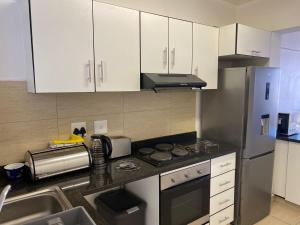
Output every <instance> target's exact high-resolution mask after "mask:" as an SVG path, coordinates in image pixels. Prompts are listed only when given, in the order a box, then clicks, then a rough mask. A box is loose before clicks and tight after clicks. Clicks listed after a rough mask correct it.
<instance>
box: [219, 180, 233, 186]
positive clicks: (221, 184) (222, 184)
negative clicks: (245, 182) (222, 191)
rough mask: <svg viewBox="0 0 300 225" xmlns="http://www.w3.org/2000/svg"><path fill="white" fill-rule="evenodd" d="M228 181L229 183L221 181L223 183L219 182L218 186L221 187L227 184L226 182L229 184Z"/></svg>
mask: <svg viewBox="0 0 300 225" xmlns="http://www.w3.org/2000/svg"><path fill="white" fill-rule="evenodd" d="M230 183H231V182H230V181H225V182H223V183H220V184H219V186H220V187H223V186H225V185H227V184H230Z"/></svg>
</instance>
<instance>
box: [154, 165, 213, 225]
mask: <svg viewBox="0 0 300 225" xmlns="http://www.w3.org/2000/svg"><path fill="white" fill-rule="evenodd" d="M160 190H161V193H160V225H182V224H188V225H189V224H205V223H207V222H208V221H209V202H210V161H209V160H208V161H205V162H201V163H197V164H194V165H190V166H187V167H184V168H180V169H177V170H173V171H170V172H166V173H163V174H161V175H160Z"/></svg>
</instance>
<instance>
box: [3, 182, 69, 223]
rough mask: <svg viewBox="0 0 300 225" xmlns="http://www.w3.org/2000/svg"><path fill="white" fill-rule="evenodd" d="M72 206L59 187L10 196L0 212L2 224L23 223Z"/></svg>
mask: <svg viewBox="0 0 300 225" xmlns="http://www.w3.org/2000/svg"><path fill="white" fill-rule="evenodd" d="M70 208H72V205H71V204H70V202H69V201H68V200H67V198H66V197H65V195H64V194H63V192H62V191H61V190H60V189H59V188H58V187H51V188H48V189H43V190H41V191H36V192H32V193H29V194H25V195H19V196H16V197H13V198H9V199H7V200H6V201H5V203H4V206H3V209H2V211H1V213H0V225H21V224H24V223H27V222H30V221H32V220H34V219H38V218H42V217H45V216H49V215H52V214H55V213H58V212H62V211H65V210H67V209H70Z"/></svg>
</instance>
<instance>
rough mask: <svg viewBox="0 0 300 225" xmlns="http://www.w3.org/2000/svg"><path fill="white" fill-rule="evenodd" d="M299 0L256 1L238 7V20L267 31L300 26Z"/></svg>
mask: <svg viewBox="0 0 300 225" xmlns="http://www.w3.org/2000/svg"><path fill="white" fill-rule="evenodd" d="M299 12H300V1H299V0H255V1H252V2H249V3H247V4H244V5H241V6H239V7H237V12H236V15H237V20H238V21H239V22H240V23H244V24H246V25H250V26H256V27H259V28H263V29H266V30H270V31H274V30H282V29H287V28H291V27H297V26H300V17H299Z"/></svg>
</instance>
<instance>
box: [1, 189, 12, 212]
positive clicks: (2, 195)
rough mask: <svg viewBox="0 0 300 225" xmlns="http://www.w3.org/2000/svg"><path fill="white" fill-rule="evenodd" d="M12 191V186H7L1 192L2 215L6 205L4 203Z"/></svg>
mask: <svg viewBox="0 0 300 225" xmlns="http://www.w3.org/2000/svg"><path fill="white" fill-rule="evenodd" d="M10 189H11V186H10V185H7V186H6V187H5V188H4V189H3V190H2V192H1V194H0V213H1V210H2V207H3V205H4V201H5V199H6V196H7V194H8V192H9V191H10Z"/></svg>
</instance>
